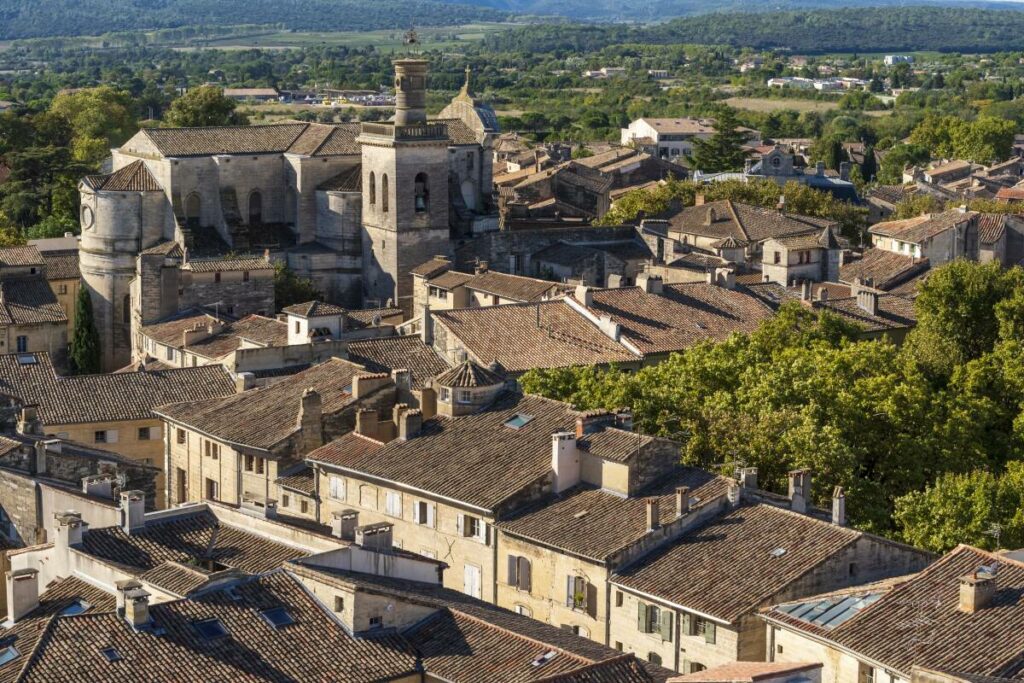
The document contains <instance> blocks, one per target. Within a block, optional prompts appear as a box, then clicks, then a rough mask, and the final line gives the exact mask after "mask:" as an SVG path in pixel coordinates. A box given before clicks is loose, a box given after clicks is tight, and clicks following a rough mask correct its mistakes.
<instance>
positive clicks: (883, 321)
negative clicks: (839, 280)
mask: <svg viewBox="0 0 1024 683" xmlns="http://www.w3.org/2000/svg"><path fill="white" fill-rule="evenodd" d="M815 306H819V307H821V308H825V309H827V310H829V311H832V312H833V313H838V314H839V315H841V316H843V317H844V318H847V319H848V320H850V321H852V322H855V323H857V324H858V325H861V326H862V327H864V328H865V330H867V331H869V332H872V331H880V330H894V329H906V328H909V327H913V326H914V325H916V324H917V311H916V310H915V309H914V300H913V299H910V298H907V297H903V296H899V295H898V294H892V293H889V294H879V295H878V313H877V314H876V315H872V314H871V313H868V312H867V311H865V310H864V309H863V308H861V307H860V306H859V305H858V304H857V297H850V298H849V299H830V300H828V301H820V302H815Z"/></svg>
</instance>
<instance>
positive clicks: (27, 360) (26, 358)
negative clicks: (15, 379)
mask: <svg viewBox="0 0 1024 683" xmlns="http://www.w3.org/2000/svg"><path fill="white" fill-rule="evenodd" d="M38 363H39V361H38V360H36V357H35V356H34V355H33V354H31V353H19V354H18V365H37V364H38Z"/></svg>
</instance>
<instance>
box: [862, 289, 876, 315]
mask: <svg viewBox="0 0 1024 683" xmlns="http://www.w3.org/2000/svg"><path fill="white" fill-rule="evenodd" d="M857 306H858V307H859V308H860V309H861V310H863V311H864V312H865V313H868V314H869V315H878V292H871V291H868V290H866V289H862V290H860V291H859V292H857Z"/></svg>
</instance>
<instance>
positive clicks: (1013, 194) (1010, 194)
mask: <svg viewBox="0 0 1024 683" xmlns="http://www.w3.org/2000/svg"><path fill="white" fill-rule="evenodd" d="M996 199H1006V200H1010V199H1018V200H1024V187H1001V188H999V189H998V190H997V191H996Z"/></svg>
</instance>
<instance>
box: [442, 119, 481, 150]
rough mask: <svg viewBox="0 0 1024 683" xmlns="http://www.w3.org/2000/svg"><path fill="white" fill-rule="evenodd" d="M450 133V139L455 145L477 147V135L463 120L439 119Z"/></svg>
mask: <svg viewBox="0 0 1024 683" xmlns="http://www.w3.org/2000/svg"><path fill="white" fill-rule="evenodd" d="M437 122H438V123H443V124H444V125H445V128H446V129H447V131H448V139H449V140H451V143H452V144H453V145H476V144H479V143H478V142H477V139H476V133H474V132H473V130H472V129H471V128H470V127H469V126H467V125H466V123H465V122H464V121H463V120H462V119H437Z"/></svg>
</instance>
